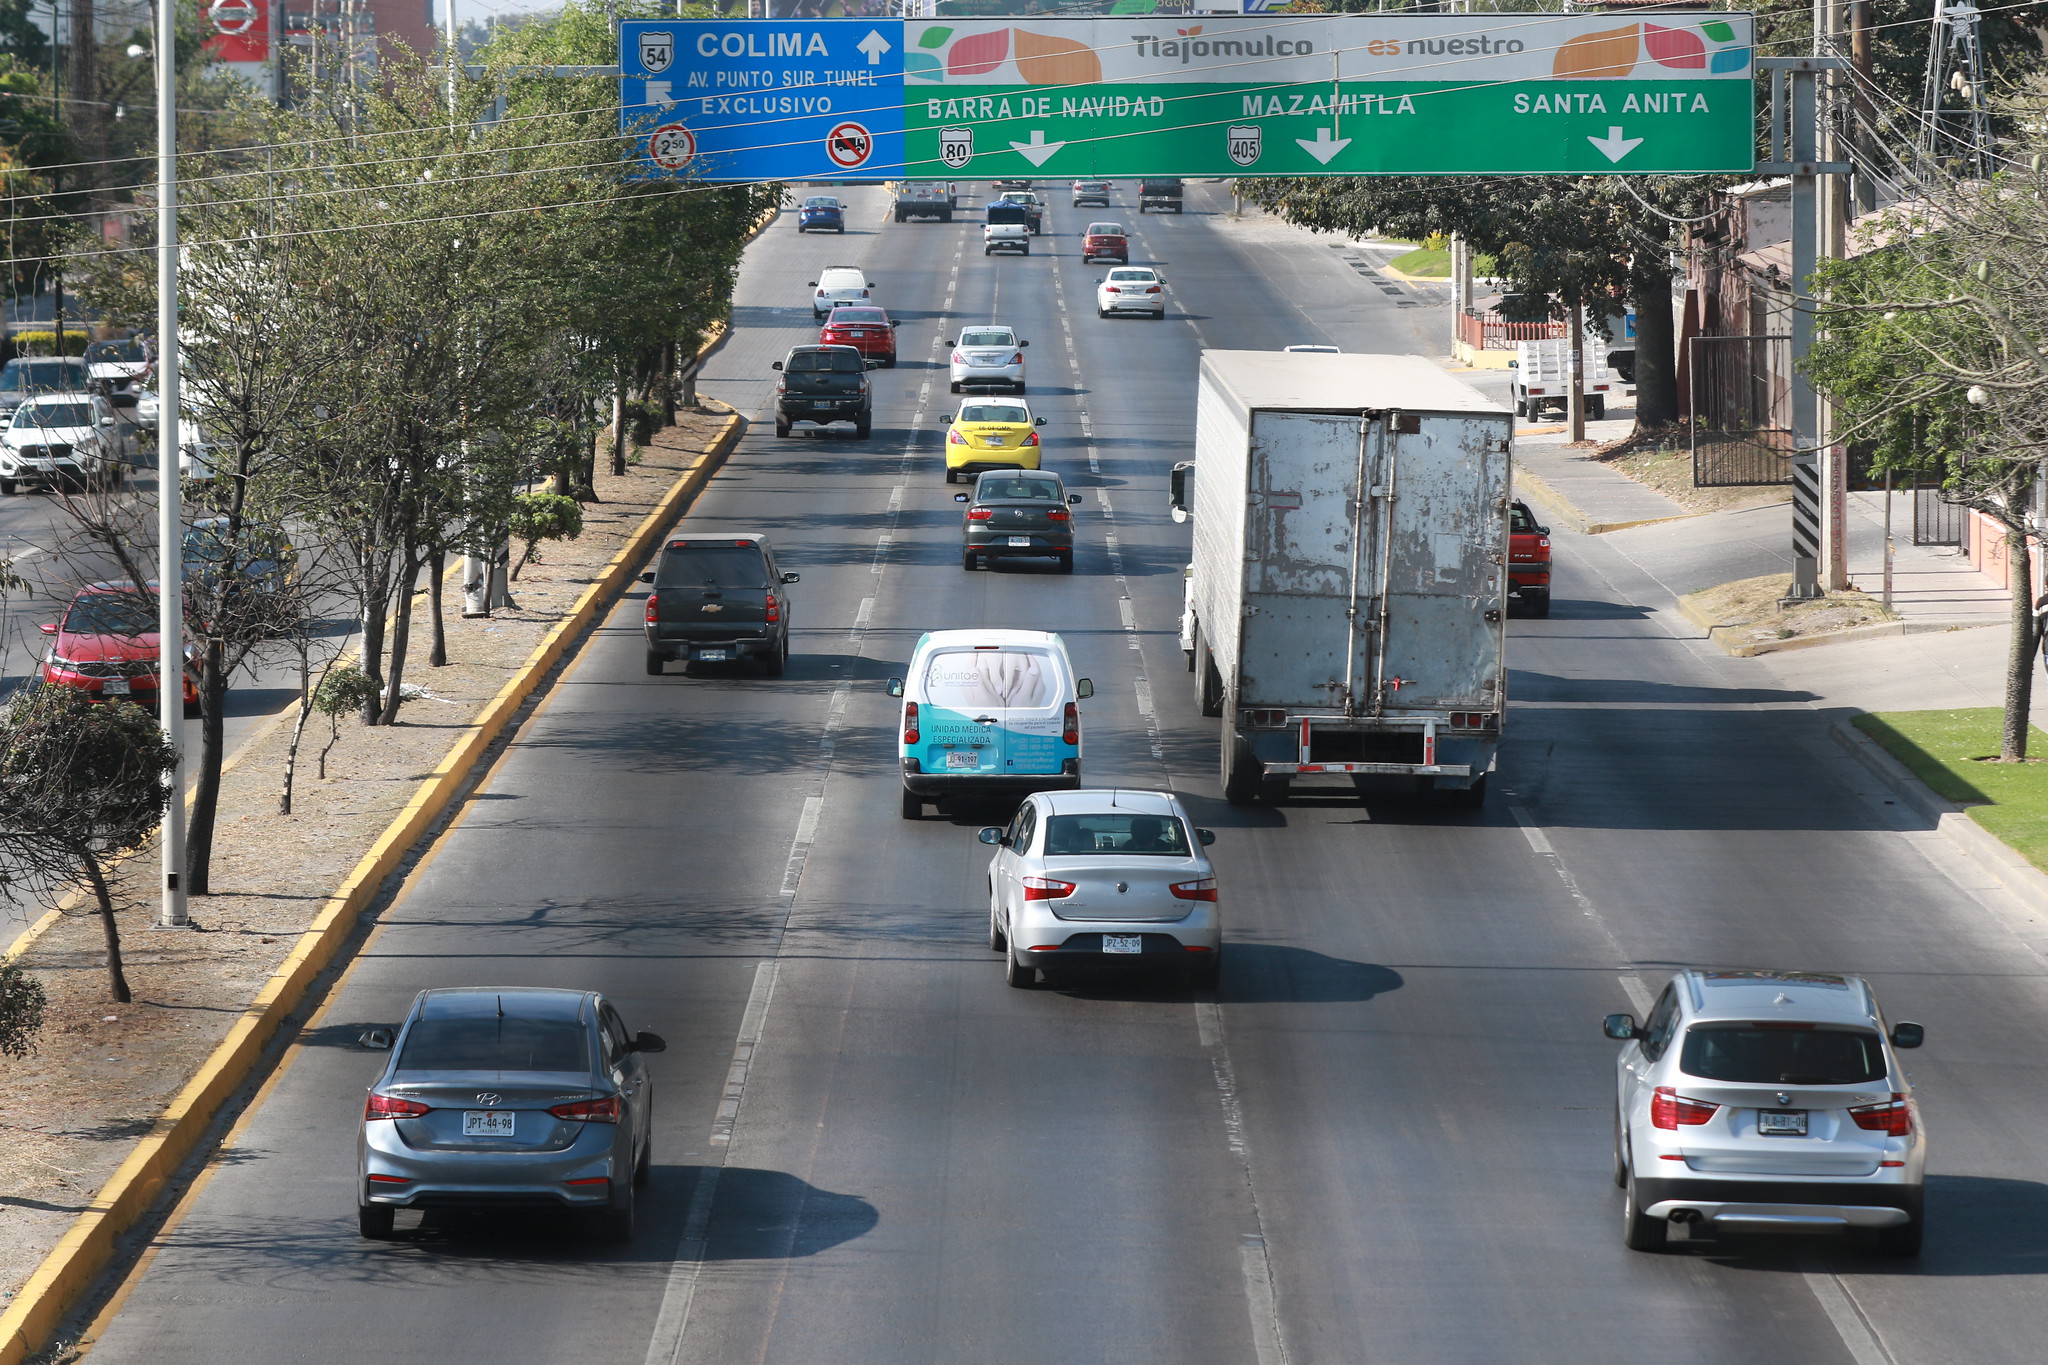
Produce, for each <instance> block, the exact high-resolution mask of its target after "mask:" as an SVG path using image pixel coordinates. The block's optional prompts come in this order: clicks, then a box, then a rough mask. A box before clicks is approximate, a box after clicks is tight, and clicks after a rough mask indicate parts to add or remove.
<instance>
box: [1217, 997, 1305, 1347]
mask: <svg viewBox="0 0 2048 1365" xmlns="http://www.w3.org/2000/svg"><path fill="white" fill-rule="evenodd" d="M1195 1029H1196V1031H1197V1033H1199V1034H1200V1036H1201V1040H1202V1048H1203V1050H1204V1051H1205V1052H1207V1053H1208V1054H1209V1068H1210V1071H1211V1074H1212V1075H1213V1076H1214V1078H1215V1082H1216V1102H1217V1104H1218V1106H1219V1107H1220V1108H1221V1109H1222V1111H1223V1141H1224V1144H1225V1145H1226V1146H1227V1147H1229V1149H1230V1154H1231V1156H1232V1157H1233V1158H1234V1159H1235V1162H1236V1165H1237V1172H1238V1178H1239V1179H1241V1180H1243V1181H1244V1188H1245V1194H1246V1197H1247V1198H1249V1199H1250V1201H1251V1210H1252V1227H1253V1229H1254V1230H1253V1231H1251V1232H1247V1233H1243V1234H1241V1235H1240V1236H1239V1238H1238V1268H1239V1270H1240V1272H1241V1273H1242V1275H1243V1277H1244V1298H1245V1308H1246V1310H1247V1311H1248V1312H1249V1313H1250V1315H1251V1329H1252V1351H1253V1354H1254V1356H1255V1357H1256V1359H1257V1361H1258V1365H1286V1361H1287V1339H1286V1336H1285V1334H1284V1333H1282V1331H1281V1328H1280V1309H1279V1294H1278V1292H1277V1291H1276V1289H1275V1287H1274V1282H1273V1263H1272V1260H1271V1258H1270V1257H1268V1256H1267V1254H1266V1226H1265V1216H1264V1214H1263V1213H1262V1212H1261V1211H1260V1208H1259V1192H1258V1187H1257V1185H1256V1184H1255V1183H1254V1181H1253V1179H1252V1154H1251V1142H1250V1140H1249V1138H1248V1137H1247V1135H1246V1132H1245V1123H1244V1106H1243V1104H1242V1103H1241V1102H1240V1100H1239V1099H1238V1093H1237V1069H1236V1067H1235V1066H1234V1065H1233V1064H1232V1062H1231V1060H1230V1046H1229V1043H1228V1041H1227V1040H1226V1039H1225V1037H1224V1034H1223V1012H1222V1010H1221V1009H1219V1008H1218V1007H1217V1005H1216V1002H1215V1001H1213V1000H1197V1001H1196V1002H1195Z"/></svg>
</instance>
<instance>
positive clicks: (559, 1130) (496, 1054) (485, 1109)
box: [356, 986, 666, 1242]
mask: <svg viewBox="0 0 2048 1365" xmlns="http://www.w3.org/2000/svg"><path fill="white" fill-rule="evenodd" d="M396 1033H397V1037H396V1039H395V1045H394V1039H393V1036H392V1034H393V1030H390V1029H381V1028H378V1029H371V1030H369V1031H368V1032H366V1033H364V1034H363V1036H362V1042H363V1045H364V1046H365V1047H370V1048H389V1049H391V1061H390V1064H389V1065H388V1066H386V1067H385V1068H384V1072H383V1074H382V1075H380V1076H378V1077H377V1079H376V1080H375V1081H374V1082H372V1084H371V1086H370V1093H369V1097H368V1099H367V1100H366V1101H365V1103H364V1106H363V1122H362V1132H361V1137H360V1139H359V1141H358V1143H357V1147H356V1204H357V1208H356V1213H357V1218H358V1222H359V1225H360V1228H361V1231H362V1234H363V1236H365V1237H377V1238H381V1237H389V1236H390V1235H391V1230H392V1222H393V1215H394V1214H395V1212H396V1211H397V1210H399V1209H405V1208H411V1209H430V1208H517V1207H522V1206H525V1207H540V1208H558V1209H562V1208H566V1209H574V1210H580V1211H582V1212H583V1213H585V1214H586V1215H587V1216H588V1217H589V1218H590V1219H591V1221H592V1222H593V1223H594V1224H595V1229H596V1231H597V1232H599V1233H600V1234H601V1235H602V1236H604V1237H605V1238H606V1239H608V1240H612V1241H621V1242H623V1241H627V1240H630V1239H631V1238H632V1236H633V1207H634V1194H633V1187H634V1186H635V1185H638V1184H641V1183H644V1182H645V1181H646V1179H647V1150H648V1135H649V1131H650V1129H651V1127H652V1122H651V1114H652V1110H653V1102H654V1088H653V1085H652V1083H651V1082H650V1081H649V1079H648V1076H647V1067H646V1064H645V1063H644V1062H643V1061H642V1060H641V1057H642V1055H643V1054H645V1053H650V1052H660V1051H662V1050H663V1049H664V1047H665V1046H666V1044H664V1043H663V1042H662V1040H661V1039H660V1038H658V1037H656V1036H655V1035H654V1034H652V1033H638V1034H635V1033H628V1032H626V1025H625V1023H624V1021H622V1020H621V1019H620V1018H619V1012H618V1010H616V1009H615V1008H613V1006H612V1005H611V1003H610V1002H609V1001H607V1000H606V999H604V997H602V996H600V995H595V994H593V993H591V992H589V991H571V990H550V989H543V988H539V987H531V986H506V987H502V988H501V987H492V986H476V987H465V988H461V989H451V990H430V991H421V992H420V993H419V995H418V996H417V997H416V998H415V999H414V1000H413V1003H412V1011H411V1013H410V1014H408V1015H407V1016H406V1019H405V1022H404V1023H403V1024H401V1025H399V1026H398V1028H397V1030H396Z"/></svg>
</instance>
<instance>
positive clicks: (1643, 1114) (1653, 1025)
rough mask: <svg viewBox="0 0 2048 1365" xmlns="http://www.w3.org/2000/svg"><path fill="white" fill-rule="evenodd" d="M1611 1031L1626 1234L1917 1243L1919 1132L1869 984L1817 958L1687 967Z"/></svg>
mask: <svg viewBox="0 0 2048 1365" xmlns="http://www.w3.org/2000/svg"><path fill="white" fill-rule="evenodd" d="M1602 1031H1603V1032H1605V1033H1606V1034H1607V1036H1608V1037H1610V1038H1613V1039H1615V1040H1617V1041H1619V1042H1621V1043H1623V1044H1624V1046H1623V1047H1622V1049H1621V1056H1620V1058H1619V1060H1618V1062H1617V1068H1616V1072H1615V1080H1616V1085H1617V1091H1616V1115H1615V1125H1614V1183H1615V1184H1617V1185H1619V1186H1620V1187H1621V1188H1622V1189H1623V1190H1624V1191H1625V1192H1626V1193H1625V1195H1624V1197H1623V1201H1622V1207H1623V1212H1622V1218H1623V1224H1624V1230H1625V1231H1624V1240H1625V1241H1626V1242H1627V1244H1628V1246H1629V1247H1630V1249H1632V1250H1635V1251H1660V1250H1662V1249H1663V1248H1664V1246H1665V1245H1666V1243H1667V1241H1668V1240H1669V1239H1670V1238H1671V1237H1672V1235H1673V1229H1674V1228H1677V1229H1679V1230H1680V1231H1679V1232H1678V1234H1677V1235H1678V1236H1680V1237H1690V1236H1691V1235H1692V1233H1694V1232H1696V1231H1698V1232H1727V1233H1778V1232H1845V1231H1848V1230H1850V1229H1861V1230H1866V1231H1868V1232H1869V1233H1870V1234H1871V1235H1872V1236H1874V1238H1875V1239H1876V1243H1877V1247H1878V1250H1880V1251H1883V1252H1887V1253H1889V1254H1892V1255H1896V1256H1913V1255H1917V1254H1918V1253H1919V1250H1920V1237H1921V1228H1922V1224H1923V1221H1924V1220H1923V1216H1922V1211H1921V1185H1922V1181H1923V1179H1924V1176H1925V1170H1926V1165H1927V1135H1926V1132H1925V1131H1924V1130H1923V1128H1922V1127H1921V1124H1920V1109H1919V1106H1918V1105H1917V1104H1916V1103H1915V1102H1914V1100H1913V1095H1912V1088H1911V1086H1909V1085H1908V1084H1907V1082H1906V1073H1905V1071H1904V1070H1903V1069H1901V1067H1900V1065H1899V1059H1898V1056H1897V1052H1896V1049H1900V1048H1913V1047H1918V1046H1920V1043H1921V1040H1922V1038H1923V1037H1924V1036H1925V1030H1923V1029H1922V1028H1921V1027H1920V1025H1918V1024H1908V1023H1903V1022H1902V1023H1900V1024H1898V1025H1896V1026H1894V1027H1891V1028H1887V1027H1886V1025H1885V1022H1884V1015H1883V1014H1882V1013H1881V1012H1880V1011H1879V1010H1878V1007H1877V1000H1876V998H1875V997H1874V996H1872V994H1871V992H1870V987H1869V986H1868V985H1866V984H1865V983H1864V982H1863V981H1862V980H1861V979H1860V978H1858V977H1853V976H1831V975H1827V974H1825V973H1820V972H1763V971H1686V972H1680V973H1679V974H1678V975H1677V976H1675V977H1673V978H1672V979H1671V984H1669V985H1668V986H1666V987H1665V988H1664V993H1663V994H1662V995H1660V996H1658V997H1657V1003H1656V1004H1655V1006H1653V1007H1652V1008H1651V1010H1650V1017H1649V1018H1648V1019H1647V1020H1646V1021H1645V1022H1644V1023H1643V1024H1641V1025H1638V1024H1637V1023H1636V1021H1635V1019H1634V1017H1633V1016H1631V1015H1627V1014H1610V1015H1608V1016H1607V1018H1606V1021H1605V1022H1604V1024H1603V1025H1602Z"/></svg>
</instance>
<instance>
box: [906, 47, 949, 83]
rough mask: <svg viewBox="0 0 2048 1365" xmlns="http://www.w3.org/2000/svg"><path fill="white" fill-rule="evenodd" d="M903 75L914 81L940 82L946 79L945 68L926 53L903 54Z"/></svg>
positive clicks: (935, 58)
mask: <svg viewBox="0 0 2048 1365" xmlns="http://www.w3.org/2000/svg"><path fill="white" fill-rule="evenodd" d="M903 74H904V75H905V76H907V77H909V78H910V79H911V80H915V81H942V80H944V79H945V78H946V68H945V67H943V66H940V65H939V59H938V58H937V57H934V56H932V55H931V54H930V53H928V52H906V53H904V54H903Z"/></svg>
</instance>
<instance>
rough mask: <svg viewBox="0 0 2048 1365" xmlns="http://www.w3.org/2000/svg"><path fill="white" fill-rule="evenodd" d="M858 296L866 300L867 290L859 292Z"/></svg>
mask: <svg viewBox="0 0 2048 1365" xmlns="http://www.w3.org/2000/svg"><path fill="white" fill-rule="evenodd" d="M860 296H861V297H862V298H866V297H867V296H868V291H867V290H865V289H863V290H861V291H860Z"/></svg>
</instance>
